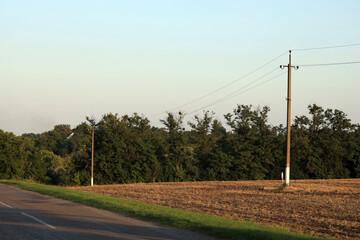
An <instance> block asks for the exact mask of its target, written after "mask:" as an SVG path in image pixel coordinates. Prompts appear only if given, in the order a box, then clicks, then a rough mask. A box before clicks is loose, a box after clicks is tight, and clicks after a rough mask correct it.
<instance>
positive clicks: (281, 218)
mask: <svg viewBox="0 0 360 240" xmlns="http://www.w3.org/2000/svg"><path fill="white" fill-rule="evenodd" d="M280 186H281V182H280V181H237V182H186V183H138V184H123V185H104V186H94V187H76V188H74V189H77V190H81V191H88V192H95V193H100V194H105V195H108V196H112V197H118V198H122V199H128V200H132V201H138V202H145V203H150V204H155V205H161V206H169V207H173V208H179V209H185V210H190V211H194V212H202V213H208V214H212V215H217V216H223V217H227V218H230V219H237V220H249V221H252V222H256V223H261V224H267V225H274V226H281V227H283V228H287V229H291V230H295V231H301V232H305V233H311V234H314V235H319V236H325V237H337V238H349V239H357V238H360V179H342V180H297V181H294V180H293V181H292V182H291V186H290V187H285V188H284V189H282V190H280V191H279V190H276V189H278V188H279V187H280Z"/></svg>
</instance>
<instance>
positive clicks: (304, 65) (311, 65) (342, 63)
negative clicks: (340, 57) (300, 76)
mask: <svg viewBox="0 0 360 240" xmlns="http://www.w3.org/2000/svg"><path fill="white" fill-rule="evenodd" d="M358 63H360V61H359V62H339V63H314V64H302V65H299V67H321V66H332V65H345V64H358Z"/></svg>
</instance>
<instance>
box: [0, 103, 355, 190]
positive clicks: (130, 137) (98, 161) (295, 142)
mask: <svg viewBox="0 0 360 240" xmlns="http://www.w3.org/2000/svg"><path fill="white" fill-rule="evenodd" d="M308 110H309V115H308V116H296V117H295V119H294V123H293V125H292V127H291V132H292V134H291V178H292V179H302V178H349V177H350V178H354V177H360V125H354V124H352V123H351V121H350V119H348V118H347V116H346V114H345V113H343V112H342V111H340V110H337V109H335V110H332V109H326V110H325V109H323V108H322V107H320V106H317V105H316V104H313V105H309V106H308ZM269 111H270V108H269V107H267V106H265V107H262V108H260V107H258V108H253V107H252V106H251V105H238V106H237V108H235V109H234V110H233V112H232V113H228V114H226V115H225V116H224V117H225V120H226V122H225V125H224V126H225V127H226V128H225V127H224V126H223V125H222V124H221V122H220V121H219V120H217V119H215V118H214V113H210V112H208V111H207V112H204V113H203V115H202V116H198V115H197V116H195V117H194V121H193V122H188V126H189V127H190V129H189V130H186V129H185V126H184V123H183V121H184V117H185V115H184V114H183V113H182V112H179V113H168V114H167V116H166V118H165V119H163V120H161V123H162V124H163V126H164V127H163V128H156V127H151V126H150V124H149V120H148V119H147V118H145V117H143V116H139V115H138V114H133V115H132V116H128V115H124V116H121V117H120V116H118V115H117V114H112V113H109V114H105V115H104V116H103V117H102V118H101V119H100V121H96V120H95V119H93V118H87V122H83V123H81V124H79V125H78V126H77V127H75V128H74V129H71V128H70V126H69V125H67V124H61V125H57V126H55V127H54V129H53V130H51V131H48V132H45V133H42V134H24V135H22V136H21V137H17V136H15V135H14V134H12V133H7V132H4V131H1V132H0V177H1V178H6V179H9V178H17V179H32V180H34V181H37V182H43V183H51V184H57V185H89V184H90V173H91V149H92V131H93V129H94V133H95V134H94V135H95V140H94V148H95V152H94V181H95V184H112V183H132V182H155V181H159V182H166V181H199V180H201V181H207V180H224V181H226V180H251V179H256V180H261V179H279V178H280V176H281V173H282V172H284V166H285V156H286V136H287V130H286V129H285V128H284V127H283V126H282V125H280V126H276V127H274V126H270V125H269V124H268V114H269ZM227 129H228V130H227Z"/></svg>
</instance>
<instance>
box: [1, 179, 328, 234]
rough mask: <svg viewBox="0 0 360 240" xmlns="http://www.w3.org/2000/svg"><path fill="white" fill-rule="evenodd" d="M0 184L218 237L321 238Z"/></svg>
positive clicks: (18, 184) (136, 204)
mask: <svg viewBox="0 0 360 240" xmlns="http://www.w3.org/2000/svg"><path fill="white" fill-rule="evenodd" d="M0 183H4V184H9V185H13V186H16V187H19V188H22V189H25V190H29V191H34V192H38V193H42V194H46V195H50V196H54V197H57V198H61V199H66V200H70V201H72V202H76V203H81V204H85V205H87V206H91V207H95V208H99V209H104V210H109V211H112V212H118V213H123V214H126V215H127V216H131V217H136V218H139V219H143V220H147V221H153V222H158V223H162V224H165V225H168V226H173V227H178V228H183V229H187V230H190V231H194V232H198V233H202V234H205V235H208V236H213V237H216V238H220V239H234V240H235V239H236V240H237V239H241V240H243V239H252V240H256V239H259V240H260V239H261V240H267V239H269V240H270V239H274V240H275V239H276V240H279V239H280V240H281V239H284V240H292V239H297V240H305V239H324V238H319V237H314V236H311V235H306V234H302V233H297V232H291V231H288V230H284V229H281V228H277V227H272V226H265V225H259V224H255V223H252V222H242V221H235V220H231V219H227V218H223V217H217V216H213V215H209V214H203V213H195V212H190V211H185V210H180V209H174V208H169V207H163V206H155V205H150V204H146V203H139V202H132V201H128V200H123V199H119V198H114V197H109V196H104V195H101V194H94V193H89V192H81V191H76V190H73V189H68V188H64V187H58V186H51V185H44V184H37V183H32V182H24V181H15V180H0Z"/></svg>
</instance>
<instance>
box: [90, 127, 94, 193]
mask: <svg viewBox="0 0 360 240" xmlns="http://www.w3.org/2000/svg"><path fill="white" fill-rule="evenodd" d="M94 131H95V127H94V126H93V127H92V142H91V186H94Z"/></svg>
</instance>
